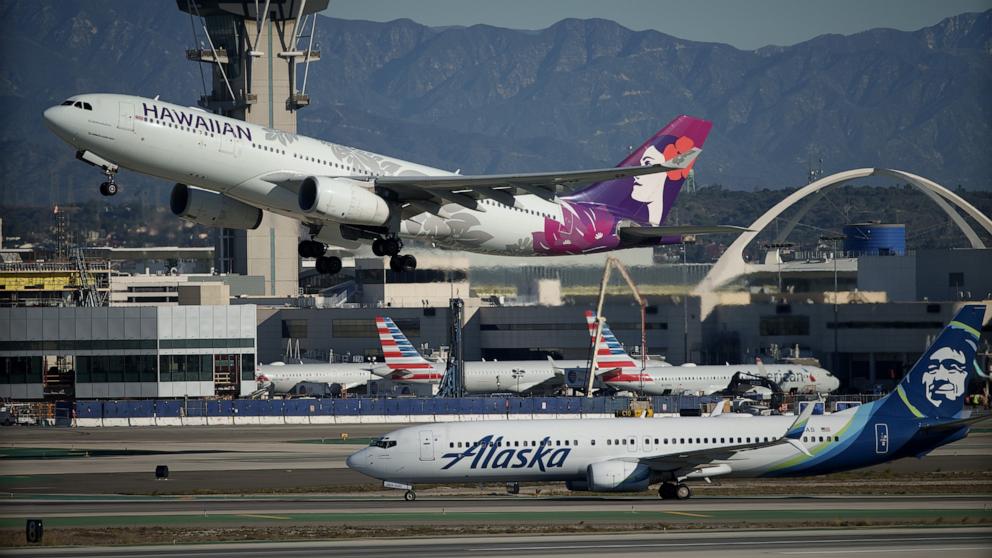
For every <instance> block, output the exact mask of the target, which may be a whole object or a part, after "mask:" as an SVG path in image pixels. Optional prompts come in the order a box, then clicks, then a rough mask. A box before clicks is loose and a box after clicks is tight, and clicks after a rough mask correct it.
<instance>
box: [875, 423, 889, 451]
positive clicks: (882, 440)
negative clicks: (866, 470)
mask: <svg viewBox="0 0 992 558" xmlns="http://www.w3.org/2000/svg"><path fill="white" fill-rule="evenodd" d="M875 453H889V425H887V424H876V425H875Z"/></svg>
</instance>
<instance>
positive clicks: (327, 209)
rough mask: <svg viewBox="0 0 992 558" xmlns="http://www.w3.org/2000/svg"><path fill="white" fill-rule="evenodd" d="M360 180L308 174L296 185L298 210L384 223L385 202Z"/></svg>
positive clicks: (345, 220)
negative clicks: (297, 186) (298, 188)
mask: <svg viewBox="0 0 992 558" xmlns="http://www.w3.org/2000/svg"><path fill="white" fill-rule="evenodd" d="M364 184H365V183H364V182H359V181H358V180H352V179H350V178H327V177H325V176H308V177H307V178H305V179H304V180H303V184H302V185H301V186H300V194H299V202H300V209H301V210H303V212H304V213H306V214H308V215H313V216H316V217H320V218H322V219H327V220H331V221H337V222H339V223H348V224H352V225H371V226H380V225H385V224H386V222H387V221H388V220H389V204H388V203H387V202H386V200H384V199H382V198H381V197H380V196H379V195H378V194H376V193H375V192H373V191H372V190H371V189H370V188H367V187H365V186H364Z"/></svg>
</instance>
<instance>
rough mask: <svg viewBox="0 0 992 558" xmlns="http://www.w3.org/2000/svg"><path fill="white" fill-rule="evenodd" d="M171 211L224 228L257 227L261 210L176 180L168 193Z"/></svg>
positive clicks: (185, 218)
mask: <svg viewBox="0 0 992 558" xmlns="http://www.w3.org/2000/svg"><path fill="white" fill-rule="evenodd" d="M169 208H170V209H172V213H173V214H175V215H176V217H179V218H180V219H183V220H185V221H189V222H191V223H197V224H200V225H207V226H210V227H224V228H228V229H257V228H258V226H259V225H260V224H262V210H261V209H259V208H257V207H253V206H251V205H248V204H246V203H244V202H240V201H238V200H236V199H234V198H229V197H227V196H225V195H224V194H218V193H217V192H211V191H209V190H204V189H202V188H196V187H194V186H187V185H186V184H176V185H175V186H173V187H172V194H171V195H170V196H169Z"/></svg>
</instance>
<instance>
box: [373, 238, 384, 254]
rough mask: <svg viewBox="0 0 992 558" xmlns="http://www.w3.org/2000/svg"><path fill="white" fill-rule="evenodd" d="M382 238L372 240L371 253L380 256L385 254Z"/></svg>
mask: <svg viewBox="0 0 992 558" xmlns="http://www.w3.org/2000/svg"><path fill="white" fill-rule="evenodd" d="M382 242H383V241H382V239H381V238H377V239H375V240H373V241H372V253H373V254H375V255H376V256H379V257H380V258H381V257H382V256H385V255H386V250H385V247H384V246H383V245H382Z"/></svg>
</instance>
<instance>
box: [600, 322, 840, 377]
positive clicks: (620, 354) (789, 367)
mask: <svg viewBox="0 0 992 558" xmlns="http://www.w3.org/2000/svg"><path fill="white" fill-rule="evenodd" d="M586 321H587V322H588V323H589V324H590V329H592V330H593V335H595V325H594V324H595V317H594V316H593V313H592V312H586ZM602 342H605V344H606V345H607V347H600V348H598V351H599V353H600V355H601V356H600V358H601V359H603V360H601V361H600V362H599V363H598V365H597V371H596V372H595V373H596V374H597V376H598V377H599V380H600V381H601V382H602V383H604V384H606V385H608V386H610V387H612V388H614V389H618V390H623V391H633V392H638V393H644V394H647V395H673V394H675V395H680V394H693V395H711V394H714V393H717V392H719V391H723V390H725V389H727V386H728V385H729V384H730V381H731V380H732V379H733V377H734V374H737V373H738V372H741V373H744V374H747V375H751V376H762V377H765V378H768V379H769V380H771V381H773V382H775V383H776V384H778V385H779V387H781V388H782V391H784V392H785V393H832V392H834V391H836V390H837V388H839V387H840V380H838V379H837V377H836V376H834V375H833V374H831V373H830V372H828V371H827V370H825V369H823V368H819V367H817V366H799V365H795V364H760V363H759V364H726V365H702V366H696V365H689V366H687V365H682V366H661V365H658V366H648V367H647V368H643V369H642V368H641V367H640V364H639V363H638V365H637V366H634V367H630V366H629V364H630V363H632V362H633V359H631V358H630V356H629V355H627V352H626V351H625V350H624V348H623V345H622V344H621V343H620V341H618V340H617V338H616V336H615V335H613V332H612V331H610V327H609V326H608V325H607V323H606V321H605V320H604V321H603V341H602ZM617 362H619V363H622V364H625V365H626V366H623V367H621V366H616V363H617Z"/></svg>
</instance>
